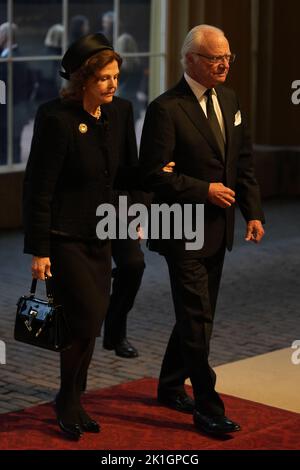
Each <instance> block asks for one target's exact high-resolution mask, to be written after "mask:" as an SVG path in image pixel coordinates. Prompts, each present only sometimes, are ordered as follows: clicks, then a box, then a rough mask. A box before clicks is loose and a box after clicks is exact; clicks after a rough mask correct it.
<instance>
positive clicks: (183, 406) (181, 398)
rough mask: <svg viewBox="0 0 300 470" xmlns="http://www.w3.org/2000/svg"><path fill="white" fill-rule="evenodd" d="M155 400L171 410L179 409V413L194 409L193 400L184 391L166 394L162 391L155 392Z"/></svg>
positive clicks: (190, 412) (190, 411) (189, 411)
mask: <svg viewBox="0 0 300 470" xmlns="http://www.w3.org/2000/svg"><path fill="white" fill-rule="evenodd" d="M157 401H158V403H159V404H160V405H164V406H167V407H168V408H172V409H173V410H176V411H180V412H181V413H189V414H192V413H193V411H194V409H195V402H194V400H193V399H192V398H191V397H189V396H188V395H187V394H186V393H180V394H177V395H167V394H163V393H162V392H159V391H158V393H157Z"/></svg>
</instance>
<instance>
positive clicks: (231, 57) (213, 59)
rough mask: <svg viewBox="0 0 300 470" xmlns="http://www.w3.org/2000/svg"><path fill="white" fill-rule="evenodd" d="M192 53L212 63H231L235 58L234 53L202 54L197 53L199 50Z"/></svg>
mask: <svg viewBox="0 0 300 470" xmlns="http://www.w3.org/2000/svg"><path fill="white" fill-rule="evenodd" d="M192 54H195V55H198V56H200V57H204V58H205V59H207V60H209V62H211V63H212V64H220V63H221V62H224V61H225V60H226V62H228V63H229V64H233V62H234V61H235V58H236V54H225V55H204V54H199V52H192Z"/></svg>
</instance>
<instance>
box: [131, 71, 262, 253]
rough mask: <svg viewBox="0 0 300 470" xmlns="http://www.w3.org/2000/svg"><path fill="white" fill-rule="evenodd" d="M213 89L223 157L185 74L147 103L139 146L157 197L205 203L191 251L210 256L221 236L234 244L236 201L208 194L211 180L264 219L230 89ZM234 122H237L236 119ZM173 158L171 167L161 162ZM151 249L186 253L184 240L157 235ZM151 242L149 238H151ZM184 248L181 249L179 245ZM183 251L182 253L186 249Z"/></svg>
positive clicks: (248, 149)
mask: <svg viewBox="0 0 300 470" xmlns="http://www.w3.org/2000/svg"><path fill="white" fill-rule="evenodd" d="M216 92H217V96H218V101H219V104H220V107H221V110H222V114H223V118H224V122H225V129H226V158H225V162H224V161H223V159H222V155H221V153H220V150H219V148H218V145H217V142H216V140H215V137H214V135H213V133H212V131H211V128H210V126H209V122H208V120H207V118H206V116H205V114H204V112H203V110H202V108H201V106H200V104H199V102H198V100H197V99H196V97H195V95H194V93H193V92H192V90H191V88H190V87H189V85H188V84H187V82H186V80H185V79H184V78H182V79H181V81H180V82H179V83H178V84H177V85H176V86H175V87H174V88H172V89H170V90H168V91H167V92H166V93H164V94H163V95H161V96H159V97H158V98H157V99H155V100H154V101H153V102H152V103H151V104H150V106H149V107H148V110H147V113H146V118H145V123H144V129H143V133H142V140H141V149H140V165H141V168H142V174H143V178H144V182H145V184H146V185H147V187H148V190H151V191H153V192H154V193H155V197H156V201H155V202H167V203H169V204H172V203H175V202H179V203H203V204H205V227H204V234H205V237H204V238H205V240H204V246H203V248H202V249H201V250H198V251H197V252H196V253H193V252H190V253H191V254H193V255H195V254H196V255H199V256H201V257H202V256H210V255H212V254H213V253H215V252H216V251H217V250H218V248H219V247H220V246H221V244H222V243H223V240H224V238H225V241H226V246H227V248H228V249H229V250H231V248H232V244H233V232H234V207H231V208H227V209H222V208H220V207H217V206H216V205H213V204H211V203H210V202H209V201H208V200H207V195H208V188H209V183H212V182H222V183H223V184H224V185H225V186H227V187H229V188H231V189H233V190H234V191H235V192H236V200H237V203H238V205H239V207H240V209H241V211H242V214H243V216H244V218H245V219H246V221H249V220H253V219H258V220H262V221H263V220H264V216H263V212H262V209H261V203H260V194H259V187H258V184H257V181H256V179H255V176H254V167H253V158H252V148H251V143H250V138H249V135H248V132H247V130H246V126H245V123H244V118H243V116H242V115H241V122H240V123H239V111H240V107H239V103H238V99H237V97H236V94H235V93H234V91H233V90H231V89H229V88H226V87H224V86H217V87H216ZM235 124H236V125H235ZM170 161H175V163H176V166H175V171H174V172H173V173H164V172H163V171H162V170H161V168H162V167H163V166H164V165H166V164H167V162H170ZM152 246H153V249H156V250H157V251H160V252H161V253H162V254H164V253H165V252H168V251H169V250H170V249H171V250H173V251H174V253H177V254H178V253H179V252H182V253H184V246H185V245H184V241H181V240H172V241H171V242H170V241H164V240H159V243H155V242H154V243H152ZM150 248H151V243H150ZM182 250H183V251H182ZM185 254H186V253H185Z"/></svg>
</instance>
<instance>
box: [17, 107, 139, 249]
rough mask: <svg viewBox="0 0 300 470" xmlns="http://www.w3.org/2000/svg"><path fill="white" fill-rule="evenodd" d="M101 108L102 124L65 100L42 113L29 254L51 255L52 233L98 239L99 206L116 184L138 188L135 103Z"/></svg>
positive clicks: (34, 153)
mask: <svg viewBox="0 0 300 470" xmlns="http://www.w3.org/2000/svg"><path fill="white" fill-rule="evenodd" d="M101 108H102V112H103V116H104V118H105V119H104V123H102V124H100V123H98V122H97V120H96V119H95V118H93V117H92V116H90V115H89V114H88V113H87V112H86V111H84V109H83V108H82V106H81V105H79V104H74V103H66V102H63V101H62V100H60V99H57V100H54V101H51V102H48V103H45V104H44V105H42V106H41V107H40V108H39V110H38V113H37V116H36V121H35V129H34V135H33V140H32V145H31V152H30V156H29V160H28V164H27V168H26V173H25V181H24V198H23V200H24V209H23V211H24V229H25V248H24V251H25V253H31V254H34V255H36V256H49V242H50V232H51V231H54V232H59V233H61V234H67V235H69V236H71V237H75V238H85V239H87V238H95V237H96V225H97V222H98V221H99V219H98V220H97V218H96V208H97V207H98V205H99V204H102V203H107V202H112V200H113V189H114V185H116V187H117V188H120V189H128V188H130V187H131V185H130V182H132V184H134V182H135V180H136V173H135V172H134V171H132V167H133V166H135V165H137V150H136V141H135V134H134V126H133V113H132V107H131V104H130V102H129V101H127V100H124V99H121V98H114V99H113V102H112V103H110V104H107V105H103V106H102V107H101ZM80 124H85V125H86V126H87V131H86V132H80V130H79V126H80Z"/></svg>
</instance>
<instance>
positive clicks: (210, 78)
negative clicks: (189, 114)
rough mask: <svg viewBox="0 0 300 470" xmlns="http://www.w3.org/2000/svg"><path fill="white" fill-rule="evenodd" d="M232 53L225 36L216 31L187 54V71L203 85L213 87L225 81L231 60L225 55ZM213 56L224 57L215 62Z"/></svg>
mask: <svg viewBox="0 0 300 470" xmlns="http://www.w3.org/2000/svg"><path fill="white" fill-rule="evenodd" d="M199 54H200V55H199ZM202 54H203V56H206V57H203V56H202ZM230 54H231V52H230V47H229V43H228V41H227V39H226V38H225V37H224V36H222V35H221V34H216V33H211V34H209V35H206V37H205V41H204V42H203V44H202V45H201V46H199V47H196V46H195V50H193V52H189V53H188V54H187V61H188V68H187V73H188V75H190V77H191V78H193V79H194V80H196V81H197V82H199V83H201V85H203V86H205V87H207V88H213V87H215V86H216V85H219V84H221V83H224V82H225V80H226V78H227V74H228V72H229V61H228V58H227V59H226V58H225V57H223V56H228V55H230ZM213 57H219V58H221V57H223V59H220V60H217V61H216V62H214V60H213V59H212V58H213Z"/></svg>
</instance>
